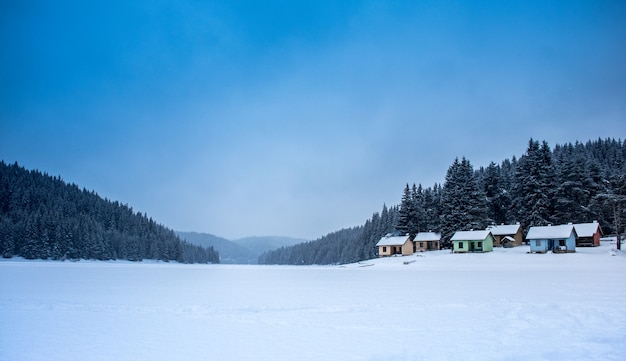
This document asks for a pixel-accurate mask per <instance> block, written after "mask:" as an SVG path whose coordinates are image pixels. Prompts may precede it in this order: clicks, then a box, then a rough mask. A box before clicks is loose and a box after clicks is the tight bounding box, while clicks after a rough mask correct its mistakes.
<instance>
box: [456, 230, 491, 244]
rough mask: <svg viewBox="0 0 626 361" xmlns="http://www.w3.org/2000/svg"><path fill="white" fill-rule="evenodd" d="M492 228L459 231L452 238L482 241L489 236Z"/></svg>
mask: <svg viewBox="0 0 626 361" xmlns="http://www.w3.org/2000/svg"><path fill="white" fill-rule="evenodd" d="M490 233H491V231H490V230H488V229H487V230H482V231H458V232H456V233H455V234H454V236H452V238H450V240H451V241H482V240H484V239H486V238H487V236H489V234H490Z"/></svg>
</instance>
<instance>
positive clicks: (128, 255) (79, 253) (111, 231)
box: [0, 161, 219, 263]
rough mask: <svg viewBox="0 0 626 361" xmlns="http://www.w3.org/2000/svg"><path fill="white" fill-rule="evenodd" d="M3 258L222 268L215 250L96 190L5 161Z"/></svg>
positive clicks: (0, 218)
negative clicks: (151, 262)
mask: <svg viewBox="0 0 626 361" xmlns="http://www.w3.org/2000/svg"><path fill="white" fill-rule="evenodd" d="M0 254H1V255H2V257H4V258H10V257H13V256H21V257H24V258H27V259H53V260H65V259H71V260H78V259H95V260H115V259H123V260H130V261H141V260H143V259H154V260H162V261H177V262H183V263H219V254H218V253H217V252H216V251H215V250H214V249H213V248H212V247H209V248H205V247H200V246H197V245H192V244H190V243H187V242H184V241H181V240H180V239H179V238H178V237H177V236H176V235H175V234H174V232H173V231H172V230H170V229H168V228H166V227H164V226H163V225H161V224H157V223H156V222H155V221H154V220H152V218H149V217H148V216H147V215H146V214H142V213H140V212H137V213H135V212H134V211H133V209H132V208H131V207H129V206H128V205H126V204H121V203H119V202H117V201H110V200H107V199H103V198H101V197H100V196H99V195H98V194H97V193H95V192H94V191H88V190H87V189H85V188H83V189H82V190H81V189H79V187H78V186H77V185H75V184H66V183H65V182H64V181H63V180H62V179H61V178H60V177H51V176H49V175H48V174H45V173H41V172H39V171H37V170H32V171H29V170H26V169H24V168H23V167H21V166H20V165H18V164H17V162H16V163H14V164H11V165H8V164H6V163H5V162H4V161H0Z"/></svg>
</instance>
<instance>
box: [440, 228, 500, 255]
mask: <svg viewBox="0 0 626 361" xmlns="http://www.w3.org/2000/svg"><path fill="white" fill-rule="evenodd" d="M493 240H494V239H493V235H492V234H491V231H489V230H483V231H458V232H456V233H455V234H454V236H452V238H450V241H452V251H453V252H454V253H468V252H491V251H493Z"/></svg>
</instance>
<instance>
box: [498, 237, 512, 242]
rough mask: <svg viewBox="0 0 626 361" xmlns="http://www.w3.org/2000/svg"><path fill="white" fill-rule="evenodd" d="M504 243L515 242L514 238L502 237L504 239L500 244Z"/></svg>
mask: <svg viewBox="0 0 626 361" xmlns="http://www.w3.org/2000/svg"><path fill="white" fill-rule="evenodd" d="M504 241H508V242H515V238H513V237H511V236H504V237H503V238H502V241H501V242H504Z"/></svg>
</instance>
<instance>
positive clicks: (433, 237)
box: [413, 232, 441, 242]
mask: <svg viewBox="0 0 626 361" xmlns="http://www.w3.org/2000/svg"><path fill="white" fill-rule="evenodd" d="M440 239H441V235H440V234H439V233H435V232H420V233H418V234H417V235H416V236H415V239H414V240H413V241H415V242H426V241H438V240H440Z"/></svg>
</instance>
